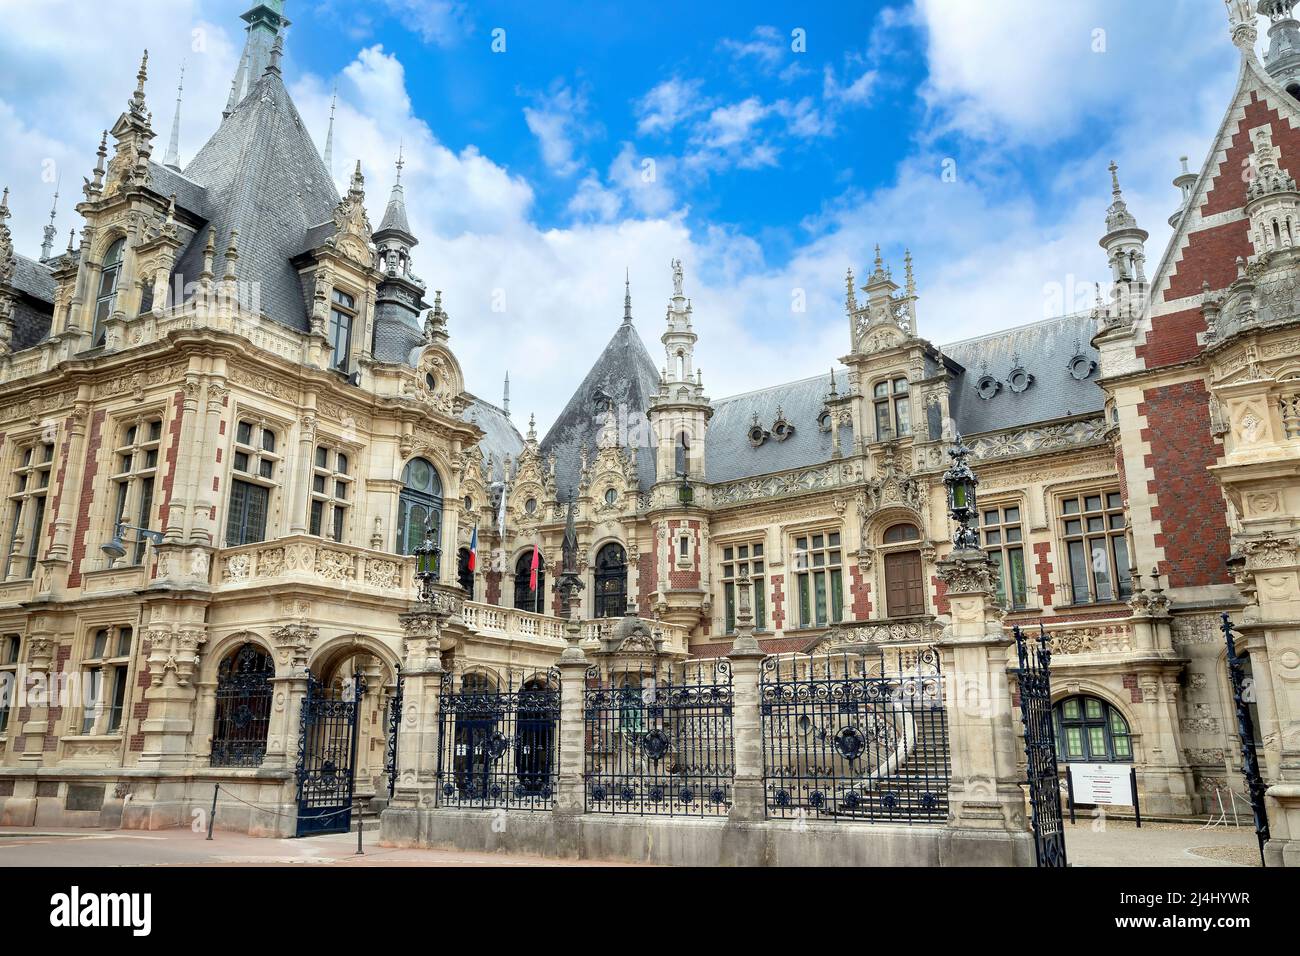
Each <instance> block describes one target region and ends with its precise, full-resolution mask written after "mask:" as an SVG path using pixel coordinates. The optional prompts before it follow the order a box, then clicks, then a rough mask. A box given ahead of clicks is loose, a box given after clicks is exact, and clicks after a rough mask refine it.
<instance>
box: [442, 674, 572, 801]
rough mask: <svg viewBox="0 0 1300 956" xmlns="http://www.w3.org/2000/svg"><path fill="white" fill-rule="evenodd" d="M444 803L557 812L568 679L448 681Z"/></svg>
mask: <svg viewBox="0 0 1300 956" xmlns="http://www.w3.org/2000/svg"><path fill="white" fill-rule="evenodd" d="M443 691H444V692H443V693H442V694H441V695H440V698H441V699H440V704H439V727H440V733H439V741H440V745H439V750H438V806H441V807H504V808H507V809H511V810H549V809H550V808H551V805H552V803H553V801H554V799H555V781H556V777H557V774H558V773H559V764H560V675H559V672H558V671H555V670H550V671H547V672H545V673H542V674H535V675H533V676H532V677H529V678H527V679H525V680H523V681H521V682H520V684H519V685H518V686H515V683H514V677H513V676H512V677H511V678H509V680H508V681H507V682H505V685H504V686H502V682H501V681H500V680H499V679H498V678H497V677H496V676H495V675H489V674H484V673H478V672H476V673H470V674H466V675H464V676H463V677H461V678H460V680H459V682H458V684H457V682H456V678H455V677H453V676H450V675H449V676H447V677H444V685H443Z"/></svg>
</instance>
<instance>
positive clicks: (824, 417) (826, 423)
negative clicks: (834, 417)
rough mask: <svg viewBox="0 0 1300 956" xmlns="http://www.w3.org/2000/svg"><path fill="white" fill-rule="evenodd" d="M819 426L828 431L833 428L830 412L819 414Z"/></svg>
mask: <svg viewBox="0 0 1300 956" xmlns="http://www.w3.org/2000/svg"><path fill="white" fill-rule="evenodd" d="M817 427H818V428H820V429H821V430H822V431H824V432H828V431H830V430H831V413H830V412H822V413H821V414H820V415H818V416H817Z"/></svg>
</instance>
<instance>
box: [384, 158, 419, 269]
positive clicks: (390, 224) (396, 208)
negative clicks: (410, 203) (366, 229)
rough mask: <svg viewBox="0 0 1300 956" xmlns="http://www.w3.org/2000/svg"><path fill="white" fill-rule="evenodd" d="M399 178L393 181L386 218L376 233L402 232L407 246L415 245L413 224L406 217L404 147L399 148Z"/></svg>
mask: <svg viewBox="0 0 1300 956" xmlns="http://www.w3.org/2000/svg"><path fill="white" fill-rule="evenodd" d="M396 165H397V179H396V180H395V181H394V182H393V191H392V192H391V193H389V195H388V206H387V208H385V209H384V218H383V219H382V220H380V222H379V228H378V229H376V230H375V235H376V236H380V235H382V234H383V233H386V232H396V233H400V234H401V236H402V238H403V239H405V240H406V241H405V242H404V243H403V245H405V246H413V245H415V236H414V235H412V233H411V224H410V222H408V221H407V218H406V190H405V189H404V188H403V186H402V167H403V166H405V165H406V161H405V160H404V159H403V158H402V147H401V146H399V147H398V148H397V164H396Z"/></svg>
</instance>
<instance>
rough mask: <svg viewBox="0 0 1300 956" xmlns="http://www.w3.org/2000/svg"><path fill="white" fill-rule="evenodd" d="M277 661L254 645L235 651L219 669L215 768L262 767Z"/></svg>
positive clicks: (213, 731) (238, 648)
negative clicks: (272, 684)
mask: <svg viewBox="0 0 1300 956" xmlns="http://www.w3.org/2000/svg"><path fill="white" fill-rule="evenodd" d="M274 676H275V661H274V660H273V659H272V657H271V655H270V653H269V652H268V651H267V650H266V649H265V648H263V647H262V646H261V645H259V644H254V643H252V642H251V641H249V642H247V643H245V644H241V645H240V646H239V647H236V648H235V649H234V650H232V651H231V652H230V653H229V654H227V655H226V656H225V658H224V659H223V660H222V661H221V665H220V667H219V668H218V669H217V690H216V714H215V716H214V717H213V721H212V758H211V761H210V763H211V765H212V766H213V767H260V766H261V765H262V759H263V758H264V757H265V756H266V734H267V730H268V729H269V728H270V723H271V697H272V691H271V678H272V677H274Z"/></svg>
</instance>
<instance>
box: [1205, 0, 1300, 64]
mask: <svg viewBox="0 0 1300 956" xmlns="http://www.w3.org/2000/svg"><path fill="white" fill-rule="evenodd" d="M1223 3H1224V5H1225V6H1226V7H1227V8H1228V29H1229V30H1231V31H1232V42H1233V43H1235V44H1236V45H1237V46H1238V47H1239V48H1240V49H1241V52H1242V53H1243V54H1249V55H1250V56H1254V55H1255V38H1256V37H1257V36H1258V30H1257V28H1256V26H1255V11H1254V10H1252V9H1251V3H1250V0H1223ZM1275 3H1277V4H1281V5H1286V6H1288V7H1290V6H1293V5H1294V4H1295V0H1289V2H1288V0H1259V8H1260V13H1267V12H1268V11H1267V10H1266V9H1265V7H1268V6H1272V5H1273V4H1275Z"/></svg>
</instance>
